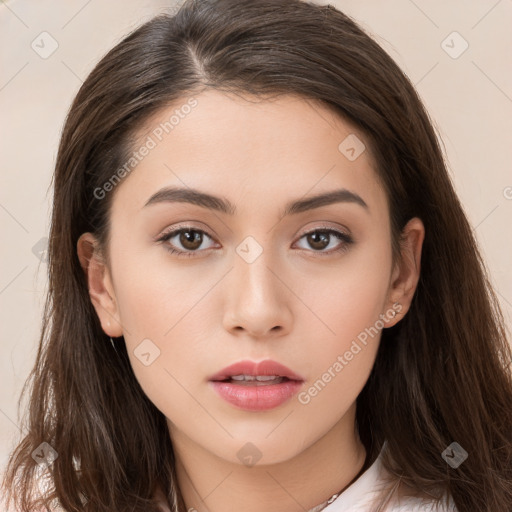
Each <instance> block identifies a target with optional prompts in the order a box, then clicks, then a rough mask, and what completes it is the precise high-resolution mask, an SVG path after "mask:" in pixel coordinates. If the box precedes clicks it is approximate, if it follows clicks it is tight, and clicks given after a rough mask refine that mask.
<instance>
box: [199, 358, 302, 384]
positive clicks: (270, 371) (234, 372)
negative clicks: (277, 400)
mask: <svg viewBox="0 0 512 512" xmlns="http://www.w3.org/2000/svg"><path fill="white" fill-rule="evenodd" d="M242 376H247V377H249V378H248V379H244V378H242ZM233 377H235V379H233ZM257 377H262V378H260V379H258V378H257ZM265 377H267V378H265ZM268 377H276V378H277V379H280V382H282V381H284V380H293V381H299V382H303V381H304V378H303V377H301V376H300V375H298V374H297V373H295V372H293V371H292V370H290V368H287V367H286V366H284V365H282V364H281V363H278V362H277V361H272V360H271V359H266V360H264V361H260V362H254V361H248V360H247V361H239V362H237V363H235V364H232V365H230V366H227V367H226V368H223V369H222V370H221V371H220V372H217V373H216V374H215V375H212V376H211V377H209V379H208V380H210V381H213V382H223V381H226V382H227V381H231V382H238V383H239V384H253V385H258V384H259V383H262V384H264V383H265V382H271V381H270V379H268Z"/></svg>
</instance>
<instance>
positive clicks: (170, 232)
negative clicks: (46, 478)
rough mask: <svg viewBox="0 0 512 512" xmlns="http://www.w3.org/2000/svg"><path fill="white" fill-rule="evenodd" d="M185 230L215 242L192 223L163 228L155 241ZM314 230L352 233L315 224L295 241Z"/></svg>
mask: <svg viewBox="0 0 512 512" xmlns="http://www.w3.org/2000/svg"><path fill="white" fill-rule="evenodd" d="M187 230H188V231H197V232H199V233H203V234H205V235H207V236H208V237H209V238H210V239H211V240H213V241H215V242H217V240H216V238H215V237H214V236H212V235H211V234H210V233H209V232H208V231H207V230H205V229H202V228H198V227H195V226H192V225H183V226H180V225H178V226H177V227H173V228H171V229H169V230H164V231H163V232H162V234H161V235H158V236H157V238H156V241H161V240H162V239H164V238H166V237H168V238H167V239H168V240H169V239H170V238H173V237H175V236H176V235H177V234H178V233H180V232H181V231H187ZM316 231H328V232H333V233H340V234H342V235H344V236H346V237H352V235H351V234H350V231H348V230H345V229H341V228H334V227H332V226H327V225H317V226H315V227H312V228H311V229H308V230H306V231H304V232H303V233H302V234H301V235H300V236H299V237H298V238H297V241H298V240H300V239H301V238H303V237H304V236H306V235H308V234H310V233H315V232H316ZM217 243H218V242H217ZM187 252H188V251H187ZM190 252H200V251H190Z"/></svg>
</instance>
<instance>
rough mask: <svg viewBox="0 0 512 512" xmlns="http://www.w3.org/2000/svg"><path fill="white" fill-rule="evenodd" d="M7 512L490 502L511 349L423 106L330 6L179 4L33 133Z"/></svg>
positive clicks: (502, 458)
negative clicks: (36, 327) (31, 279)
mask: <svg viewBox="0 0 512 512" xmlns="http://www.w3.org/2000/svg"><path fill="white" fill-rule="evenodd" d="M53 201H54V204H53V216H52V225H51V234H50V246H49V269H50V273H49V283H50V285H49V293H48V301H47V304H46V310H45V320H44V324H43V330H42V335H41V340H40V348H39V351H38V355H37V361H36V364H35V367H34V370H33V372H32V374H31V397H30V398H31V399H30V408H29V418H28V420H29V421H28V424H27V429H28V434H27V435H26V437H25V438H24V439H22V441H21V442H20V444H19V446H18V447H17V449H16V450H15V451H14V452H13V454H12V456H11V459H10V461H9V466H8V468H7V469H8V470H7V472H6V477H5V480H4V482H3V489H4V493H5V494H6V496H7V498H8V502H9V503H14V504H15V506H16V507H18V508H19V509H20V510H23V511H33V510H51V509H52V507H53V506H54V505H58V506H59V507H60V510H66V511H78V510H86V511H88V512H100V511H102V512H106V511H109V512H112V511H119V512H121V511H123V512H124V511H132V512H136V511H141V512H142V511H144V512H147V511H163V510H167V511H173V512H184V511H198V512H203V511H209V512H231V511H235V510H237V511H240V510H243V511H244V512H278V511H279V512H283V511H286V512H295V511H297V512H298V511H306V512H307V511H314V512H318V511H320V510H325V511H326V512H340V511H356V510H358V511H378V510H381V511H384V510H387V511H394V512H396V511H399V510H401V511H405V510H407V511H411V510H418V511H419V510H422V511H429V510H442V511H446V510H458V511H459V512H477V511H478V512H484V511H485V512H497V511H499V512H505V511H509V510H512V463H511V461H512V382H511V374H510V369H509V365H510V361H511V359H512V354H511V350H510V346H509V344H508V341H507V339H506V332H505V327H504V321H503V317H502V314H501V312H500V309H499V306H498V302H497V300H496V296H495V294H494V292H493V290H492V288H491V286H490V284H489V281H488V278H487V274H486V270H485V265H484V263H483V261H482V258H481V256H480V253H479V250H478V248H477V246H476V243H475V239H474V236H473V232H472V228H471V226H470V225H469V223H468V221H467V219H466V217H465V215H464V212H463V208H462V207H461V204H460V202H459V200H458V198H457V196H456V194H455V192H454V189H453V186H452V183H451V181H450V179H449V176H448V174H447V170H446V167H445V163H444V162H443V157H442V153H441V151H440V149H439V145H438V141H437V139H436V135H435V133H434V130H433V128H432V125H431V123H430V122H429V118H428V115H427V113H426V112H425V109H424V107H423V106H422V103H421V102H420V100H419V98H418V95H417V94H416V92H415V90H414V88H413V87H412V85H411V84H410V82H409V81H408V79H407V78H406V77H405V75H404V74H403V73H402V72H401V71H400V69H399V68H398V67H397V65H396V64H395V63H394V62H393V61H392V59H391V58H390V57H389V56H388V55H387V54H386V53H385V52H384V51H383V49H382V48H380V47H379V46H378V45H377V44H376V43H375V42H374V41H373V40H372V39H371V38H370V37H369V36H368V35H366V34H365V33H364V32H363V31H362V30H361V29H360V28H359V27H358V26H357V25H356V24H355V23H354V22H353V21H352V20H351V19H349V18H348V17H347V16H345V15H344V14H342V13H341V12H339V11H338V10H336V9H334V8H333V7H332V6H319V5H315V4H313V3H310V2H302V1H298V0H261V1H260V0H259V1H253V0H250V1H248V0H243V1H228V0H206V1H204V0H203V1H193V0H189V1H187V2H185V3H184V4H183V5H182V7H181V9H180V10H179V12H178V13H177V14H176V15H174V16H167V15H162V16H158V17H156V18H155V19H153V20H151V21H150V22H148V23H146V24H145V25H143V26H142V27H140V28H139V29H138V30H136V31H134V32H133V33H132V34H130V35H129V36H128V37H126V38H125V39H124V40H123V41H121V42H120V43H119V44H118V45H117V46H116V47H115V48H114V49H112V50H111V51H110V52H109V53H108V54H107V55H106V56H105V57H104V58H103V59H102V60H101V61H100V63H99V64H98V65H97V66H96V68H95V69H94V70H93V71H92V73H91V74H90V76H89V77H88V78H87V80H86V81H85V82H84V84H83V86H82V87H81V89H80V91H79V93H78V95H77V97H76V99H75V100H74V102H73V105H72V107H71V110H70V112H69V115H68V118H67V120H66V124H65V128H64V131H63V134H62V140H61V144H60V148H59V153H58V158H57V164H56V169H55V181H54V199H53Z"/></svg>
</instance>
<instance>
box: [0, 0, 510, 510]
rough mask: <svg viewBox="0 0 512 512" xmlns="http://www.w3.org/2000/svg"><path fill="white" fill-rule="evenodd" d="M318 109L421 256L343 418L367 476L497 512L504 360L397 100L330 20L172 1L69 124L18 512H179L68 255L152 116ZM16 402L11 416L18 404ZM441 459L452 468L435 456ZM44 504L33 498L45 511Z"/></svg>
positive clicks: (103, 72)
mask: <svg viewBox="0 0 512 512" xmlns="http://www.w3.org/2000/svg"><path fill="white" fill-rule="evenodd" d="M208 87H210V88H215V89H218V90H225V91H230V92H235V93H249V94H254V95H258V96H261V97H262V96H264V95H274V94H275V95H279V94H297V95H301V96H302V97H306V98H309V99H313V100H317V101H319V102H321V103H322V104H323V105H326V106H328V107H329V108H332V109H333V110H334V111H335V112H336V113H337V114H339V115H340V116H341V117H343V118H344V119H346V120H348V121H350V122H351V123H353V124H354V125H355V126H357V127H358V128H359V129H360V130H361V131H362V133H364V134H365V135H366V140H367V142H368V144H369V146H370V148H371V150H372V152H373V154H374V155H375V158H376V162H377V165H378V169H377V171H378V175H379V177H380V178H381V180H382V183H383V185H384V188H385V191H386V193H387V197H388V200H389V205H390V211H389V214H390V220H391V226H392V240H391V243H392V245H393V248H394V254H395V255H397V254H398V252H397V251H396V249H397V248H398V247H399V241H400V232H401V230H402V228H403V227H404V225H405V224H406V223H407V221H408V220H409V219H410V218H412V217H415V216H417V217H419V218H421V219H422V221H423V223H424V225H425V230H426V237H425V240H424V244H423V252H422V268H421V276H420V280H419V283H418V287H417V290H416V293H415V296H414V299H413V301H412V305H411V308H410V310H409V312H408V314H407V315H406V316H405V317H404V318H403V320H402V321H400V322H399V323H398V324H396V325H395V326H394V327H392V328H389V329H385V330H384V331H383V332H382V338H381V342H380V347H379V351H378V354H377V359H376V362H375V365H374V368H373V370H372V373H371V375H370V377H369V380H368V382H367V384H366V385H365V387H364V389H363V391H362V392H361V394H360V395H359V397H358V399H357V428H358V431H359V435H360V437H361V440H362V441H363V443H364V445H365V446H366V449H367V452H368V456H369V457H368V460H374V459H375V458H376V456H377V454H378V453H379V452H380V450H381V448H382V447H383V444H384V441H387V445H386V447H387V450H386V451H384V452H383V453H384V463H385V466H386V468H387V469H388V471H389V472H390V473H391V474H393V475H394V476H395V477H396V478H397V479H399V478H400V479H401V480H402V481H403V482H405V483H406V484H407V485H409V486H411V487H413V488H414V489H416V490H418V491H422V492H424V493H427V494H430V495H432V496H440V494H439V491H440V490H441V491H443V492H444V493H446V492H448V493H450V494H451V496H452V497H453V500H454V502H455V504H456V505H457V507H458V509H459V511H460V512H477V511H478V512H497V511H506V510H512V378H511V373H510V369H509V364H510V362H511V360H512V353H511V352H512V351H511V348H510V346H509V344H508V342H507V334H506V331H505V323H504V319H503V316H502V313H501V311H500V308H499V304H498V301H497V298H496V295H495V293H494V292H493V290H492V287H491V285H490V282H489V279H488V274H487V270H486V267H485V264H484V262H483V259H482V257H481V255H480V252H479V249H478V247H477V244H476V242H475V237H474V234H473V230H472V228H471V226H470V224H469V223H468V220H467V218H466V216H465V213H464V211H463V208H462V206H461V204H460V202H459V200H458V198H457V196H456V194H455V192H454V188H453V185H452V183H451V180H450V178H449V175H448V173H447V169H446V165H445V163H444V160H443V154H442V151H441V149H440V147H439V142H438V140H437V137H436V133H435V131H434V129H433V127H432V124H431V122H430V120H429V117H428V114H427V113H426V111H425V109H424V107H423V105H422V103H421V101H420V99H419V97H418V95H417V93H416V92H415V90H414V88H413V86H412V85H411V83H410V82H409V80H408V79H407V77H406V76H405V75H404V73H403V72H402V71H401V70H400V69H399V67H398V66H397V65H396V64H395V62H394V61H393V60H392V59H391V58H390V57H389V56H388V55H387V54H386V53H385V51H384V50H383V49H382V48H381V47H380V46H379V45H378V44H377V43H376V42H374V41H373V40H372V39H371V38H370V37H369V36H368V35H367V34H366V33H365V32H363V31H362V30H361V28H359V27H358V25H357V24H356V23H355V22H354V21H353V20H351V19H350V18H349V17H348V16H346V15H345V14H343V13H341V12H340V11H339V10H337V9H335V8H333V7H332V6H330V5H327V6H319V5H316V4H314V3H311V2H305V1H300V0H257V1H255V0H203V1H200V0H188V1H186V2H185V3H184V4H183V5H182V6H181V8H180V10H179V11H178V12H177V13H176V14H175V15H173V16H172V15H166V14H163V15H159V16H157V17H155V18H153V19H152V20H150V21H149V22H148V23H145V24H144V25H142V26H141V27H140V28H138V29H137V30H135V31H134V32H132V33H131V34H130V35H128V36H127V37H126V38H125V39H124V40H123V41H121V42H120V43H119V44H117V46H115V47H114V48H113V49H112V50H111V51H110V52H109V53H108V54H107V55H106V56H104V58H103V59H102V60H101V61H100V62H99V63H98V64H97V66H96V67H95V68H94V70H93V71H92V72H91V74H90V75H89V77H88V78H87V79H86V81H85V82H84V83H83V85H82V87H81V89H80V91H79V92H78V94H77V96H76V98H75V100H74V102H73V104H72V106H71V109H70V111H69V114H68V116H67V119H66V123H65V126H64V130H63V133H62V138H61V142H60V147H59V151H58V157H57V162H56V168H55V174H54V184H53V186H54V197H53V213H52V220H51V231H50V237H49V251H48V264H49V289H48V295H47V301H46V304H45V309H44V318H43V325H42V333H41V337H40V344H39V349H38V353H37V359H36V362H35V366H34V368H33V370H32V372H31V374H30V375H29V378H28V379H27V382H26V385H25V387H24V388H23V393H22V395H23V394H24V393H25V391H26V388H27V386H28V385H29V384H30V386H31V388H30V401H29V404H28V422H27V426H26V429H27V434H26V436H24V437H23V438H22V439H21V440H20V442H19V445H18V446H17V448H16V449H15V450H14V451H13V453H12V454H11V457H10V459H9V463H8V466H7V471H6V476H5V479H4V482H3V489H4V490H5V492H6V493H7V495H8V496H9V500H11V499H14V500H15V501H16V503H17V504H19V505H21V507H22V510H24V511H33V510H36V508H37V506H41V504H42V503H43V502H44V503H45V504H48V503H49V501H50V499H51V498H56V499H58V502H59V503H60V505H61V506H62V507H63V508H64V509H65V510H68V511H78V510H83V506H82V500H84V499H85V500H87V507H86V510H88V511H91V512H100V511H103V512H104V511H109V512H112V511H113V510H115V511H128V510H129V511H133V512H137V511H140V512H142V511H144V512H148V511H156V510H157V506H156V503H154V500H152V496H153V493H154V490H155V488H156V487H157V486H160V487H161V489H163V491H164V493H165V494H166V497H167V498H168V502H169V506H170V507H171V510H173V511H175V512H178V511H179V512H182V511H183V510H184V508H183V507H184V504H183V501H182V498H181V495H180V492H179V489H178V488H177V482H176V476H175V472H174V462H175V459H174V454H173V449H172V444H171V440H170V436H169V432H168V428H167V425H166V421H165V418H164V416H163V414H162V413H161V412H160V411H159V410H158V409H157V408H156V407H155V406H154V405H153V404H152V403H151V402H150V401H149V399H148V398H147V396H146V395H145V394H144V392H143V391H142V389H141V387H140V386H139V384H138V382H137V380H136V378H135V376H134V374H133V371H132V369H131V366H130V362H129V358H128V355H127V353H126V349H125V347H124V344H122V343H121V344H118V345H117V352H116V351H115V350H114V348H113V347H112V346H111V344H110V343H109V338H108V337H107V336H106V334H105V333H104V332H103V330H102V328H101V325H100V323H99V319H98V317H97V315H96V313H95V310H94V308H93V306H92V304H91V301H90V297H89V294H88V288H87V282H86V279H85V275H84V272H83V269H82V268H81V265H80V262H79V260H78V257H77V253H76V244H77V240H78V238H79V236H80V235H81V234H82V233H84V232H87V231H89V232H92V233H94V234H95V235H96V236H97V237H98V239H99V240H100V242H101V244H102V247H103V248H104V249H105V250H104V253H105V254H107V253H108V251H107V250H106V247H107V244H108V240H109V209H110V206H111V204H112V196H113V194H112V193H108V194H106V196H105V197H104V198H99V197H98V194H97V193H96V194H95V190H97V189H98V188H101V187H102V186H103V185H104V184H105V183H106V182H108V181H109V179H111V177H112V175H113V173H114V171H115V170H116V169H119V168H120V166H122V165H123V163H124V162H126V161H127V159H129V156H130V153H131V152H132V151H133V148H134V141H135V138H136V134H137V130H139V129H140V128H141V127H142V126H143V125H144V123H145V122H146V121H147V120H148V119H149V118H150V116H151V115H152V114H154V113H156V112H157V111H158V110H160V109H162V108H164V107H166V106H168V105H169V104H172V103H173V102H177V101H183V98H187V97H190V96H192V95H198V94H199V93H200V92H201V91H202V90H204V89H205V88H208ZM20 401H21V398H20ZM43 442H47V443H48V445H50V446H51V447H52V448H53V449H54V450H55V451H56V453H57V454H58V456H57V458H56V459H55V460H54V461H53V463H51V464H50V465H49V466H48V471H49V472H50V474H51V481H52V485H53V489H52V490H53V493H49V495H48V496H47V497H46V498H45V500H44V501H40V502H39V503H38V502H37V501H36V499H35V497H34V496H32V494H33V493H32V491H33V489H34V487H35V485H36V479H37V471H36V470H37V466H38V465H37V464H36V463H35V461H34V458H33V457H32V453H33V452H34V450H36V449H37V448H38V447H39V446H40V445H41V443H43ZM452 442H457V443H458V444H459V445H460V446H461V447H462V448H464V449H465V450H466V451H467V452H468V458H467V460H466V461H464V462H463V463H462V464H461V465H460V466H458V467H457V468H454V467H451V466H450V465H449V464H447V462H446V461H445V459H444V458H443V457H442V456H441V454H442V452H444V450H445V449H446V448H447V447H448V446H449V445H451V443H452ZM43 498H44V497H43ZM9 502H10V501H9Z"/></svg>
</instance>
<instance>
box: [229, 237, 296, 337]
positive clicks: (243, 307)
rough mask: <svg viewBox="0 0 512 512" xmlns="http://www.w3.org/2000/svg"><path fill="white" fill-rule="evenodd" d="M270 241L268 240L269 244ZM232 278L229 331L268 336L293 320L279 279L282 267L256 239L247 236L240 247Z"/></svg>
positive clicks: (230, 279)
mask: <svg viewBox="0 0 512 512" xmlns="http://www.w3.org/2000/svg"><path fill="white" fill-rule="evenodd" d="M268 240H269V238H267V241H268ZM233 267H234V268H233V270H232V272H230V274H231V275H230V277H229V291H228V295H229V300H228V301H227V302H226V308H227V310H226V312H225V313H226V316H225V320H226V321H227V322H228V324H229V325H226V327H227V328H233V327H237V328H240V327H242V328H244V329H246V330H247V331H250V332H252V333H259V334H262V333H265V332H268V331H269V330H271V329H273V328H274V327H277V326H279V327H280V328H283V327H285V325H286V324H287V323H288V322H289V320H290V312H289V308H288V305H287V304H286V300H287V298H286V297H287V294H286V290H284V289H283V287H284V288H285V286H284V284H283V283H282V282H281V280H280V279H278V278H277V277H276V275H275V274H278V271H276V268H278V267H279V265H278V264H277V262H276V260H275V258H274V257H273V252H272V250H271V249H270V248H268V247H266V248H264V247H263V244H262V243H261V244H260V243H259V242H258V241H257V240H256V238H255V237H252V236H248V237H246V238H245V239H244V240H243V241H242V242H241V243H240V244H239V245H238V246H237V247H236V254H235V255H234V261H233Z"/></svg>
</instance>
